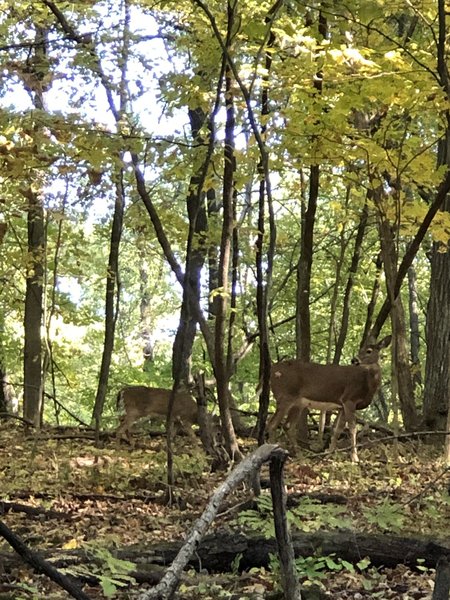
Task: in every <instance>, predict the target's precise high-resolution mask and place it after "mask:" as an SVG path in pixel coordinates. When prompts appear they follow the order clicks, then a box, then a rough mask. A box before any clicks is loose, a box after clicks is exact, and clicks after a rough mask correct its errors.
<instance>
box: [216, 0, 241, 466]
mask: <svg viewBox="0 0 450 600" xmlns="http://www.w3.org/2000/svg"><path fill="white" fill-rule="evenodd" d="M233 22H234V9H233V7H232V6H230V4H228V40H227V47H228V44H229V41H230V40H229V36H230V35H231V28H232V26H233ZM225 107H226V123H225V147H224V171H223V223H222V237H221V242H220V256H219V271H218V283H219V288H218V289H219V293H218V294H217V295H216V299H215V302H216V306H215V315H216V322H215V340H214V347H215V352H214V358H215V369H216V371H215V375H216V383H217V400H218V403H219V410H220V419H221V422H222V432H223V435H224V439H225V446H226V449H227V452H228V454H229V456H230V459H231V460H235V459H239V458H240V456H241V453H240V450H239V445H238V442H237V439H236V434H235V431H234V428H233V422H232V419H231V412H230V404H229V373H228V370H227V358H226V355H225V328H226V322H227V312H228V304H229V300H228V298H229V295H230V291H229V271H230V259H231V246H232V240H233V228H234V221H233V214H234V209H233V206H234V202H235V199H234V196H235V187H234V172H235V161H236V159H235V155H234V150H235V138H234V136H235V131H234V127H235V115H234V99H233V92H232V79H231V71H230V69H229V68H228V66H227V68H226V74H225Z"/></svg>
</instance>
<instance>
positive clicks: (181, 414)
mask: <svg viewBox="0 0 450 600" xmlns="http://www.w3.org/2000/svg"><path fill="white" fill-rule="evenodd" d="M171 393H172V390H167V389H164V388H156V387H146V386H144V385H133V386H127V387H124V388H122V389H121V390H120V391H119V393H118V394H117V409H118V410H120V408H121V407H123V410H124V414H123V415H122V416H121V417H120V423H119V426H118V428H117V430H116V439H117V441H118V442H120V440H121V438H122V437H123V436H124V435H125V437H126V438H127V440H128V442H131V429H132V426H133V424H134V423H135V422H136V421H138V420H139V419H141V418H143V417H159V418H163V419H166V418H167V410H168V407H169V398H170V394H171ZM172 413H173V417H174V420H177V421H179V422H180V421H181V427H182V429H183V430H184V431H185V432H186V433H187V434H188V435H190V436H191V437H192V438H193V439H194V438H195V436H194V432H193V431H192V425H194V424H195V423H197V403H196V401H195V400H194V398H193V397H192V396H191V394H189V393H188V392H184V391H179V392H177V393H176V395H175V400H174V404H173V409H172Z"/></svg>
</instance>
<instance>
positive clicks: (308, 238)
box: [296, 11, 328, 413]
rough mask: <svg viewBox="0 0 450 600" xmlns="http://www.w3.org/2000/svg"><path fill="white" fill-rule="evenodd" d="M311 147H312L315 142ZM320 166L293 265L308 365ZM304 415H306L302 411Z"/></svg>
mask: <svg viewBox="0 0 450 600" xmlns="http://www.w3.org/2000/svg"><path fill="white" fill-rule="evenodd" d="M318 31H319V36H320V38H321V40H324V39H325V38H326V37H327V32H328V23H327V19H326V17H325V16H324V14H323V13H322V11H320V12H319V18H318ZM322 86H323V74H322V72H321V71H318V72H317V73H316V76H315V78H314V88H315V90H316V94H317V95H318V96H320V95H321V93H322ZM311 143H312V144H313V145H314V143H315V140H314V139H313V140H312V141H311ZM319 180H320V164H319V162H316V163H314V162H313V164H312V165H311V167H310V171H309V194H308V205H307V206H306V207H305V210H304V211H303V212H302V225H301V239H300V256H299V260H298V265H297V304H296V345H297V358H299V359H301V360H303V361H305V362H308V361H309V360H310V359H311V317H310V310H309V307H310V294H311V271H312V262H313V244H314V224H315V219H316V209H317V200H318V198H319ZM303 412H304V413H306V411H303Z"/></svg>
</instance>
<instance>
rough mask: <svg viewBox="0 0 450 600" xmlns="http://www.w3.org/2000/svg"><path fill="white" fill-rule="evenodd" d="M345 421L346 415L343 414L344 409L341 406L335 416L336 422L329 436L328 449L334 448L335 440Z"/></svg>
mask: <svg viewBox="0 0 450 600" xmlns="http://www.w3.org/2000/svg"><path fill="white" fill-rule="evenodd" d="M346 422H347V417H346V414H345V410H344V409H343V408H341V409H340V411H339V414H338V416H337V417H336V423H335V425H334V432H333V435H332V437H331V443H330V450H331V451H333V450H336V445H337V441H338V439H339V436H340V435H341V433H342V432H343V430H344V427H345V424H346Z"/></svg>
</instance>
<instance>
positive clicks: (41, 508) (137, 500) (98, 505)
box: [0, 421, 450, 600]
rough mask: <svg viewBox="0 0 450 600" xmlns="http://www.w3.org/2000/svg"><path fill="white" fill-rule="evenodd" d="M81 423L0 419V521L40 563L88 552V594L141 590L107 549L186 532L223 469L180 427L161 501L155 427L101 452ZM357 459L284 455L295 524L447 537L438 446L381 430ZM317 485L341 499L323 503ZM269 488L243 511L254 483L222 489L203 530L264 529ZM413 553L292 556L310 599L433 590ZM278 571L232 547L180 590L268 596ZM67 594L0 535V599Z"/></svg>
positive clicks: (160, 452) (444, 472)
mask: <svg viewBox="0 0 450 600" xmlns="http://www.w3.org/2000/svg"><path fill="white" fill-rule="evenodd" d="M69 433H70V435H69ZM76 433H77V432H76V430H70V431H69V430H66V431H62V430H61V431H58V430H55V429H51V430H50V429H49V430H44V431H43V432H42V434H41V436H40V437H39V439H36V438H34V437H26V436H25V435H24V434H23V431H22V429H21V428H19V426H18V425H17V424H15V423H12V422H10V421H8V422H2V423H1V426H0V519H1V521H2V522H3V523H5V524H6V526H7V527H9V528H10V529H11V530H12V531H13V532H14V534H15V535H17V536H20V538H21V539H22V540H23V541H24V542H25V543H26V544H27V545H28V546H29V547H30V548H31V549H32V550H35V551H39V553H40V554H41V555H43V556H45V557H47V558H48V559H49V560H50V559H52V560H56V559H60V560H61V558H62V556H63V555H64V553H68V554H70V553H76V552H77V551H82V552H83V553H84V554H83V555H85V556H87V555H89V556H90V557H91V558H92V557H93V560H92V562H90V563H89V565H86V564H83V561H82V560H80V561H79V562H78V563H72V564H71V567H70V569H71V572H72V573H77V574H78V575H81V576H82V577H83V578H84V581H88V582H89V584H87V585H85V586H84V591H85V593H86V594H87V595H88V596H89V597H90V598H92V599H93V600H94V599H98V598H105V597H115V598H118V599H122V598H137V597H138V595H139V593H142V592H143V590H145V589H147V588H148V587H149V586H148V584H145V583H133V582H130V580H129V575H127V573H128V572H129V571H127V569H130V568H134V565H127V563H122V562H120V561H118V560H116V559H115V558H114V551H115V549H125V548H136V547H137V548H141V549H142V551H144V549H146V548H151V546H152V544H154V543H160V542H161V541H164V540H167V541H171V540H180V539H183V537H185V535H186V533H187V532H188V531H189V528H190V526H191V525H192V523H193V522H194V521H195V519H196V518H197V517H198V516H199V515H200V514H201V513H202V511H203V509H204V508H205V505H206V503H207V501H208V499H209V497H210V495H211V493H212V491H213V490H214V489H215V488H216V487H217V486H218V485H219V484H220V483H221V482H222V481H223V480H224V479H225V477H226V474H224V473H220V472H216V473H211V472H210V466H209V462H208V460H207V458H206V457H205V454H204V452H203V451H202V449H201V448H200V447H198V448H193V447H191V446H190V443H191V442H190V441H189V442H188V441H187V439H185V438H178V439H177V440H176V449H177V451H176V459H175V467H176V474H177V475H176V477H177V481H176V487H175V490H174V492H175V499H176V504H175V505H174V506H172V507H168V506H166V505H165V504H164V503H163V501H162V499H163V497H164V495H165V491H166V469H165V460H166V456H165V440H164V438H163V437H158V438H154V437H151V438H149V437H139V438H138V440H137V447H136V448H135V449H133V450H132V449H131V448H130V447H127V446H124V445H122V446H121V447H120V448H117V447H116V443H115V440H114V439H113V438H111V439H110V440H109V441H105V443H104V448H103V449H96V448H95V447H94V443H93V441H92V440H89V439H82V438H80V437H79V436H77V435H76ZM243 445H244V448H245V451H246V452H248V451H251V450H252V449H253V448H254V447H255V444H254V443H253V442H252V443H249V442H248V441H243ZM360 461H361V462H360V464H359V465H356V466H355V465H352V464H351V463H350V462H349V460H348V454H344V453H337V454H335V455H333V456H332V457H331V456H329V455H325V456H323V455H313V454H309V455H305V453H303V454H302V455H301V456H297V457H294V458H292V460H290V461H288V463H287V464H286V469H285V481H286V484H287V488H288V493H289V494H293V493H297V494H299V493H300V494H305V497H304V499H303V500H302V501H301V502H300V504H299V505H298V506H297V507H296V508H293V509H291V511H290V514H289V520H290V522H291V528H292V530H293V531H294V530H303V531H309V532H311V531H316V530H319V529H323V530H327V531H332V530H341V529H351V530H354V531H357V532H359V533H362V532H367V533H371V532H379V533H386V534H389V535H392V534H398V535H402V536H405V537H408V536H410V537H414V538H418V537H421V536H424V537H427V538H431V539H432V540H434V541H442V542H444V543H446V544H447V546H449V545H450V512H449V509H450V500H449V489H448V488H449V479H450V472H449V470H448V468H446V467H445V466H444V464H443V463H442V462H441V461H440V455H439V454H438V452H437V451H436V449H434V448H433V447H432V446H428V445H423V444H422V443H419V442H414V443H413V442H409V443H402V444H401V445H400V448H399V454H398V456H397V457H394V454H393V449H392V445H385V444H383V443H382V442H381V441H380V442H379V443H377V444H376V445H375V446H374V447H372V448H370V449H362V450H361V451H360ZM317 493H320V494H321V495H339V496H342V497H344V500H343V502H341V503H339V504H334V503H330V502H325V503H323V502H318V501H317V500H315V499H314V494H317ZM267 494H268V492H265V493H264V494H263V496H262V499H261V500H260V501H259V502H258V505H259V510H255V507H254V505H253V506H252V505H251V504H250V505H247V506H246V507H245V510H243V503H244V502H245V501H246V500H250V494H249V493H248V492H247V491H245V490H244V489H243V488H240V489H239V490H237V491H236V492H235V493H234V494H233V495H232V496H231V497H229V498H228V499H227V501H226V503H225V505H224V506H223V508H222V509H221V513H220V514H219V516H218V518H217V520H216V522H215V524H214V526H213V530H212V531H214V530H219V529H223V528H226V529H227V530H230V529H231V530H236V531H239V532H241V533H242V532H244V533H245V534H250V533H252V532H253V533H254V532H256V533H259V534H264V535H267V536H270V535H272V529H273V525H272V522H271V519H270V512H271V511H270V506H269V504H270V502H269V500H268V495H267ZM249 506H250V508H249ZM30 508H31V509H34V510H29V509H30ZM2 513H3V514H2ZM94 559H95V560H94ZM420 563H421V561H418V564H417V567H416V568H407V567H405V566H403V565H397V566H396V567H394V568H389V569H387V568H382V567H375V566H374V565H372V564H371V562H370V560H369V559H365V557H362V560H361V561H360V562H359V563H358V564H357V565H354V564H351V563H349V562H346V561H345V560H341V558H340V557H339V556H337V555H332V556H328V557H326V558H324V557H320V556H311V557H308V558H303V559H299V561H298V568H299V573H300V577H301V581H302V584H303V585H304V587H305V588H311V589H314V590H316V591H317V596H316V597H317V598H335V599H339V600H346V599H354V600H363V599H368V598H381V599H391V598H392V599H397V598H398V599H403V600H409V599H413V600H422V599H424V600H425V599H431V595H432V590H433V580H434V570H433V569H430V568H426V567H424V566H423V565H421V564H420ZM278 580H279V577H278V572H277V561H276V558H273V559H272V560H271V564H270V567H259V568H253V569H251V570H250V571H249V572H241V571H240V569H239V557H237V559H236V562H235V564H234V565H233V570H232V573H228V574H224V573H221V574H211V573H208V574H205V573H200V574H197V573H196V572H194V571H193V570H190V571H188V572H186V575H185V576H184V577H183V581H182V584H181V586H180V588H179V595H178V597H179V598H186V599H196V598H202V599H208V598H211V599H216V598H224V599H227V598H230V599H231V598H234V599H236V600H237V599H241V600H243V599H245V598H248V599H256V598H260V599H262V598H270V597H272V598H274V597H276V592H277V589H278V584H277V582H278ZM99 582H100V583H99ZM114 594H115V595H114ZM68 597H69V596H68V594H67V592H65V591H62V590H61V588H59V587H58V586H57V585H56V584H55V583H53V582H51V581H50V580H49V579H48V578H47V577H46V576H44V575H39V574H37V573H36V572H35V571H34V570H33V569H32V568H31V567H30V566H28V565H27V564H26V563H25V562H24V561H23V559H22V558H21V557H18V556H17V555H16V554H15V552H14V551H13V550H12V549H11V547H10V545H9V544H8V543H7V542H6V541H5V540H4V539H2V538H0V600H6V599H12V598H14V599H16V598H17V599H21V598H23V599H40V598H46V599H52V600H53V599H55V600H56V599H59V598H61V599H62V598H68Z"/></svg>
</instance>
